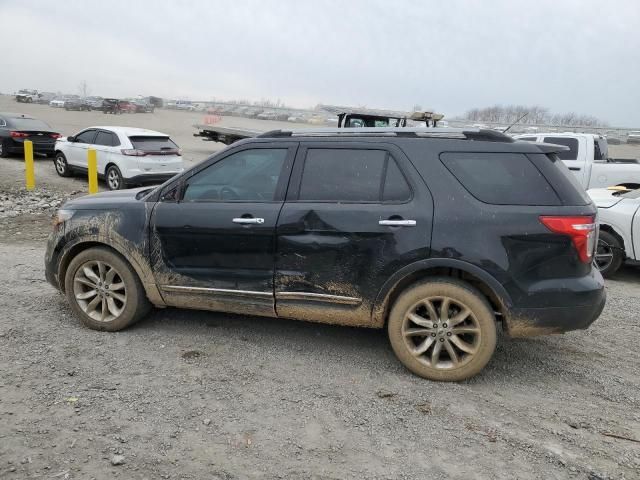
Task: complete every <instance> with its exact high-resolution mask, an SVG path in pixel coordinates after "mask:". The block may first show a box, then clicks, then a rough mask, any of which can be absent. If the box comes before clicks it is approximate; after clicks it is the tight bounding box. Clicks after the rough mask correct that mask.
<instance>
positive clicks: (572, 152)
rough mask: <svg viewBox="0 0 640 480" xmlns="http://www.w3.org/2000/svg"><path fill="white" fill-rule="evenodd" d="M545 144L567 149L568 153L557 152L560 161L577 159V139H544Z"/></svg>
mask: <svg viewBox="0 0 640 480" xmlns="http://www.w3.org/2000/svg"><path fill="white" fill-rule="evenodd" d="M544 142H545V143H553V144H555V145H564V146H565V147H569V151H568V152H558V157H559V158H560V160H576V159H577V158H578V139H577V138H568V137H544Z"/></svg>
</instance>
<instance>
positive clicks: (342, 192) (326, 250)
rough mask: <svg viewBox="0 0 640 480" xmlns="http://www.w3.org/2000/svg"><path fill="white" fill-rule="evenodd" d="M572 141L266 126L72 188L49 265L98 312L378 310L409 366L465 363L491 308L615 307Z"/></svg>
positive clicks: (516, 316)
mask: <svg viewBox="0 0 640 480" xmlns="http://www.w3.org/2000/svg"><path fill="white" fill-rule="evenodd" d="M564 148H565V147H562V146H558V145H547V144H540V143H530V142H515V141H514V140H512V139H511V138H510V137H508V136H506V135H503V134H501V133H497V132H492V131H485V130H455V129H438V128H431V129H426V128H415V129H410V128H400V129H381V128H363V129H340V130H335V129H321V130H308V131H299V132H283V131H274V132H269V133H266V134H262V135H260V136H258V137H255V138H250V139H246V140H243V141H240V142H238V143H235V144H233V145H232V146H230V147H228V148H227V149H225V150H223V151H222V152H220V153H217V154H215V155H213V156H212V157H210V158H209V159H207V160H206V161H204V162H202V163H200V164H199V165H197V166H195V167H193V168H191V169H190V170H189V171H187V172H184V173H183V174H180V175H178V176H176V177H174V178H173V179H171V180H169V181H168V182H166V183H165V184H163V185H161V186H160V187H157V188H154V189H148V188H147V189H134V190H125V191H118V192H109V193H101V194H97V195H92V196H87V197H83V198H80V199H75V200H72V201H70V202H68V203H66V204H65V206H64V207H63V209H62V210H61V211H60V212H59V214H58V220H57V222H56V227H55V230H54V232H53V233H52V235H51V237H50V239H49V243H48V249H47V254H46V275H47V279H48V280H49V282H50V283H51V284H53V285H54V286H56V287H57V288H59V289H60V290H62V291H63V292H66V295H67V298H68V300H69V303H70V304H71V307H72V308H73V310H74V311H75V313H76V314H77V315H78V317H79V318H80V319H81V320H82V322H83V323H84V324H86V325H87V326H88V327H90V328H94V329H98V330H109V331H114V330H120V329H122V328H125V327H127V326H128V325H131V324H132V323H133V322H135V321H136V320H138V319H139V318H141V317H142V316H143V315H145V314H146V313H147V312H148V311H149V309H150V308H151V306H152V305H155V306H158V307H166V306H171V307H183V308H193V309H204V310H215V311H223V312H233V313H242V314H251V315H262V316H269V317H283V318H293V319H301V320H309V321H315V322H327V323H336V324H341V325H351V326H362V327H374V328H381V327H385V328H387V330H388V334H389V338H390V341H391V345H392V347H393V350H394V351H395V353H396V355H397V356H398V358H399V359H400V361H401V362H402V363H403V364H404V365H405V366H406V367H407V368H409V369H410V370H411V371H413V372H414V373H416V374H418V375H421V376H423V377H426V378H430V379H437V380H461V379H465V378H468V377H470V376H472V375H474V374H476V373H478V372H479V371H480V370H481V369H482V368H483V367H484V366H485V365H486V363H487V362H488V361H489V359H490V358H491V356H492V354H493V351H494V349H495V345H496V325H497V324H500V325H501V326H502V328H503V329H504V330H505V331H506V332H507V334H509V335H512V336H529V335H536V334H549V333H560V332H565V331H568V330H573V329H580V328H586V327H587V326H589V325H590V324H591V323H592V322H593V321H594V320H595V319H596V318H597V317H598V315H599V314H600V312H601V311H602V308H603V307H604V302H605V292H604V285H603V280H602V276H601V275H600V273H599V272H598V270H597V269H596V268H594V267H593V266H592V256H593V251H594V246H595V244H596V236H597V230H596V226H595V215H596V208H595V207H594V205H593V204H592V203H591V201H590V199H589V197H588V196H587V195H586V194H585V192H584V191H583V190H582V189H581V188H580V186H579V185H578V184H577V183H576V182H575V181H574V179H573V176H572V175H571V173H570V172H569V171H568V169H567V168H566V167H565V165H564V164H563V163H562V161H561V160H559V159H558V157H557V156H556V155H555V152H558V151H561V150H563V149H564ZM349 334H350V333H349Z"/></svg>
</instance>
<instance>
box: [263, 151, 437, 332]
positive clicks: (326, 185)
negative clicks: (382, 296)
mask: <svg viewBox="0 0 640 480" xmlns="http://www.w3.org/2000/svg"><path fill="white" fill-rule="evenodd" d="M432 216H433V202H432V199H431V196H430V194H429V192H428V190H427V188H426V185H424V183H423V182H422V180H421V179H420V176H419V174H418V173H417V172H416V170H415V168H414V167H413V165H412V164H411V162H410V161H409V160H408V158H407V157H406V156H405V155H404V154H403V152H402V151H401V150H400V149H399V148H398V147H396V146H394V145H391V144H384V143H358V142H335V143H329V142H318V143H304V144H301V145H300V148H299V150H298V154H297V157H296V162H295V165H294V170H293V174H292V179H291V184H290V187H289V190H288V194H287V200H286V202H285V205H284V207H283V208H282V212H281V214H280V219H279V220H278V227H277V231H276V233H277V254H276V272H275V297H276V311H277V313H278V316H279V317H287V318H299V319H305V320H313V321H320V322H328V323H341V324H352V325H368V324H370V323H371V318H372V317H371V314H372V308H373V303H374V300H375V298H376V296H377V295H378V293H379V292H380V290H381V288H382V286H383V284H384V282H385V281H386V280H388V278H389V277H390V276H391V275H392V274H393V273H394V272H396V271H397V270H398V269H400V268H402V267H403V266H405V265H407V264H409V263H412V262H415V261H417V260H420V259H424V258H427V257H428V256H429V253H430V252H429V245H430V238H431V226H432Z"/></svg>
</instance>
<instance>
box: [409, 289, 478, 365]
mask: <svg viewBox="0 0 640 480" xmlns="http://www.w3.org/2000/svg"><path fill="white" fill-rule="evenodd" d="M480 337H481V330H480V323H479V322H478V320H477V319H476V317H475V316H474V314H473V312H472V311H471V309H470V308H469V307H467V306H466V305H464V304H463V303H462V302H460V301H458V300H455V299H453V298H450V297H430V298H425V299H423V300H421V301H419V302H417V303H416V304H414V305H413V306H412V307H411V308H410V309H409V310H408V311H407V313H406V315H405V317H404V320H403V323H402V338H403V339H404V342H405V345H406V346H407V348H408V349H409V351H410V352H411V354H412V355H413V356H414V357H416V359H417V360H418V361H420V362H421V363H423V364H425V365H427V366H428V367H431V368H434V369H439V370H444V369H451V368H458V367H461V366H462V365H465V364H466V363H468V362H469V361H470V360H471V359H472V358H473V356H474V355H475V354H476V353H477V352H478V349H479V347H480Z"/></svg>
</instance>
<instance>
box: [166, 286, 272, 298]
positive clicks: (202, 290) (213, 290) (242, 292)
mask: <svg viewBox="0 0 640 480" xmlns="http://www.w3.org/2000/svg"><path fill="white" fill-rule="evenodd" d="M160 289H162V290H165V291H167V292H185V293H222V294H230V295H241V296H243V297H265V298H273V293H271V292H256V291H253V290H234V289H230V288H208V287H188V286H182V285H162V286H160Z"/></svg>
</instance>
